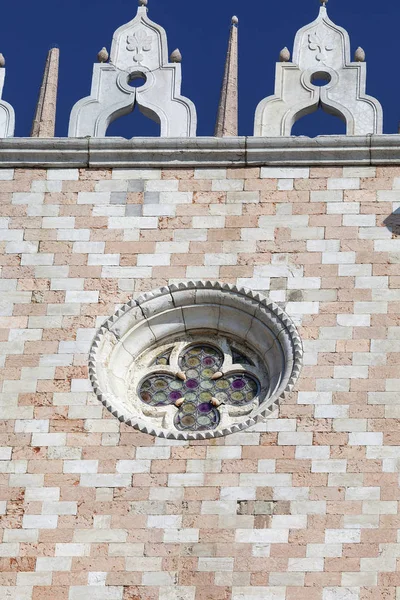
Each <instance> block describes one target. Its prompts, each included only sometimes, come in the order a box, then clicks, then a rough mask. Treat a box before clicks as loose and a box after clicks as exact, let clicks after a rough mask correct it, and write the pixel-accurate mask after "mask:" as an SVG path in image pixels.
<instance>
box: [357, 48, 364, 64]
mask: <svg viewBox="0 0 400 600" xmlns="http://www.w3.org/2000/svg"><path fill="white" fill-rule="evenodd" d="M354 60H355V61H356V62H365V51H364V50H363V48H361V46H359V47H358V48H357V50H356V51H355V54H354Z"/></svg>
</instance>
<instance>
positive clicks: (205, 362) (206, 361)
mask: <svg viewBox="0 0 400 600" xmlns="http://www.w3.org/2000/svg"><path fill="white" fill-rule="evenodd" d="M214 364H215V360H214V359H213V358H211V357H206V358H203V365H205V366H206V367H212V366H213V365H214Z"/></svg>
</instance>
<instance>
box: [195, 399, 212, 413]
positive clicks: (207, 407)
mask: <svg viewBox="0 0 400 600" xmlns="http://www.w3.org/2000/svg"><path fill="white" fill-rule="evenodd" d="M198 410H199V411H200V412H201V413H208V412H210V411H211V410H212V406H211V404H208V402H207V403H206V402H203V404H200V405H199V407H198Z"/></svg>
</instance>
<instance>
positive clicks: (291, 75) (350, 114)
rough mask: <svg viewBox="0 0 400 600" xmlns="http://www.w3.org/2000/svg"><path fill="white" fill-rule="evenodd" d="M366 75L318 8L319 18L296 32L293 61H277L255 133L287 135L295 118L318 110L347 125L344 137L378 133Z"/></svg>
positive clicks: (377, 108)
mask: <svg viewBox="0 0 400 600" xmlns="http://www.w3.org/2000/svg"><path fill="white" fill-rule="evenodd" d="M366 74H367V72H366V64H365V63H364V62H359V61H356V62H351V59H350V39H349V35H348V33H347V31H345V30H344V29H343V28H341V27H338V26H337V25H335V24H334V23H333V22H332V21H331V20H330V19H329V17H328V14H327V11H326V8H325V6H322V7H321V9H320V13H319V16H318V18H317V19H316V20H315V21H314V22H313V23H311V24H310V25H307V26H305V27H303V28H302V29H300V30H299V31H298V33H297V35H296V38H295V42H294V49H293V59H292V62H289V61H283V62H282V61H281V62H279V63H277V66H276V82H275V95H274V96H269V97H268V98H265V99H264V100H262V101H261V102H260V104H259V105H258V107H257V111H256V116H255V126H254V135H255V136H260V137H264V136H268V137H269V136H270V137H278V136H289V135H290V134H291V131H292V127H293V125H294V123H295V122H296V121H297V120H298V119H300V118H301V117H303V116H305V115H307V114H310V113H312V112H315V111H316V110H318V108H319V107H321V108H322V109H323V110H324V111H325V112H327V113H330V114H333V115H335V116H338V117H339V118H340V119H342V120H343V121H345V123H346V125H347V134H348V135H366V134H374V133H378V134H379V133H382V127H383V116H382V107H381V105H380V104H379V102H378V101H377V100H376V99H375V98H372V97H371V96H367V95H366ZM316 79H323V80H325V82H326V83H325V85H323V86H319V85H316V84H315V80H316Z"/></svg>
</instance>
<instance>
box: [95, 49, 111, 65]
mask: <svg viewBox="0 0 400 600" xmlns="http://www.w3.org/2000/svg"><path fill="white" fill-rule="evenodd" d="M108 59H109V54H108V50H107V48H102V49H101V50H100V52H99V53H98V55H97V60H98V61H99V63H106V62H107V61H108Z"/></svg>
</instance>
